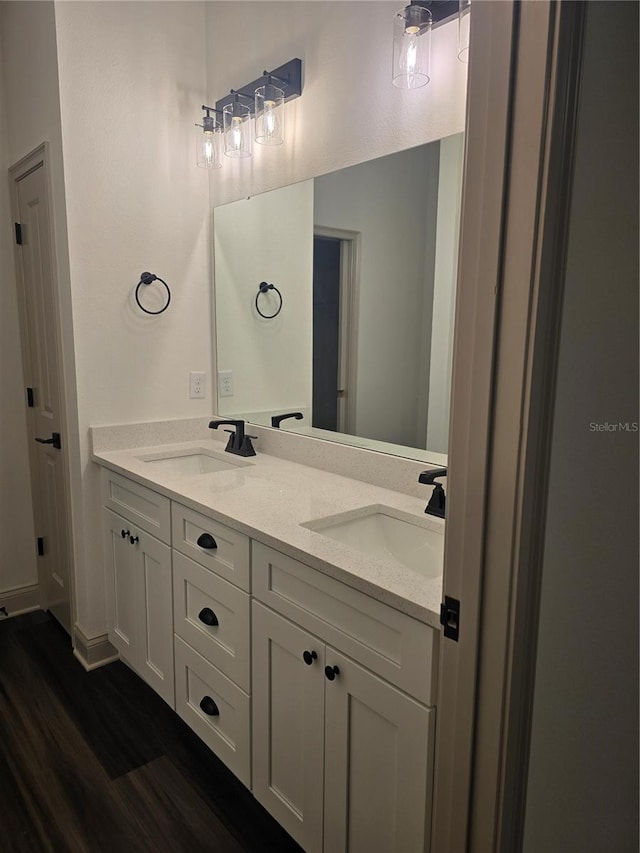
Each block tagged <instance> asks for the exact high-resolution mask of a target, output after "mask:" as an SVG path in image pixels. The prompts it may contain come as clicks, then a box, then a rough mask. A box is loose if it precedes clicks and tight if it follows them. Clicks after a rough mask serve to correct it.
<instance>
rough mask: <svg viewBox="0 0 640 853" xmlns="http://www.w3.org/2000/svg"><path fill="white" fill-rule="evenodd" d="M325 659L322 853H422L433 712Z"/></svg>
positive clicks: (353, 668)
mask: <svg viewBox="0 0 640 853" xmlns="http://www.w3.org/2000/svg"><path fill="white" fill-rule="evenodd" d="M325 657H326V663H327V668H328V669H329V668H330V669H332V670H333V673H334V678H333V679H331V680H329V679H327V681H326V685H325V715H326V716H325V783H324V786H325V795H324V850H325V853H424V851H427V850H428V849H429V844H428V839H429V825H428V822H429V819H430V808H431V777H432V773H433V737H434V724H435V719H434V714H435V711H434V709H430V708H425V707H424V706H423V705H420V704H419V703H418V702H416V701H415V700H414V699H411V698H410V697H409V696H405V695H404V694H403V693H401V692H400V691H399V690H397V689H396V688H395V687H392V686H391V685H390V684H387V683H386V682H385V681H382V680H381V679H380V678H378V677H377V676H375V675H373V674H372V673H370V672H368V671H367V670H365V669H363V668H362V667H361V666H358V665H357V664H355V663H354V662H353V661H352V660H350V659H349V658H346V657H344V655H341V654H339V653H338V652H335V651H334V650H333V649H331V648H329V647H327V650H326V655H325ZM335 667H337V669H338V672H337V673H336V672H335Z"/></svg>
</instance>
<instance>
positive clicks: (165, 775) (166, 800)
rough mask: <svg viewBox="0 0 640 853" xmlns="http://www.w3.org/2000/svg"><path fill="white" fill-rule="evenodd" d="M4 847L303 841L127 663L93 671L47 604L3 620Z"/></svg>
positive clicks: (238, 847)
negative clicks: (78, 655) (294, 837)
mask: <svg viewBox="0 0 640 853" xmlns="http://www.w3.org/2000/svg"><path fill="white" fill-rule="evenodd" d="M0 752H1V754H0V850H2V851H20V853H22V851H34V853H35V851H38V853H39V851H55V853H63V851H73V853H79V851H82V853H98V851H109V853H129V851H131V852H132V853H133V851H146V850H149V851H150V850H153V851H159V853H164V851H166V853H179V851H194V850H195V851H216V852H217V851H219V853H242V851H251V853H301V848H300V847H299V846H298V845H297V844H296V843H295V842H294V841H293V840H292V839H291V838H290V836H289V835H287V833H286V832H285V831H284V830H283V829H281V828H280V826H279V825H278V824H277V823H276V822H275V821H273V820H272V819H271V817H270V816H269V815H268V814H267V812H266V811H265V810H264V809H263V808H262V807H261V806H260V805H259V804H258V803H257V802H256V800H254V798H253V797H252V796H251V794H250V793H249V792H248V791H247V790H246V788H244V786H243V785H241V784H240V782H238V781H237V779H236V778H235V777H234V776H233V775H232V774H231V773H230V772H229V771H228V770H227V769H226V767H225V766H224V765H223V764H222V763H221V762H220V761H218V759H217V758H216V757H215V756H214V755H213V753H212V752H211V751H210V750H209V749H208V748H207V747H206V746H204V744H203V743H202V742H201V741H200V740H199V739H198V738H197V737H196V736H195V735H194V734H193V733H192V732H191V730H190V729H189V728H188V727H187V726H186V725H185V724H184V723H183V722H182V720H180V718H179V717H178V716H177V715H176V714H174V713H173V711H172V710H171V709H170V708H169V707H168V706H167V705H166V704H165V703H164V702H163V701H162V699H160V697H159V696H157V695H156V694H155V693H154V692H153V691H152V690H151V689H150V688H149V687H147V685H146V684H144V682H142V681H141V680H140V679H139V678H138V677H137V676H136V675H135V674H134V673H133V672H131V670H130V669H128V667H126V666H125V665H124V664H122V663H119V662H118V663H113V664H109V665H108V666H105V667H102V668H100V669H97V670H95V671H94V672H90V673H87V672H85V671H84V669H83V668H82V666H81V665H80V664H79V663H78V661H77V660H76V659H75V658H74V657H73V655H72V652H71V646H70V643H69V638H68V637H67V635H66V634H65V633H64V632H63V631H62V629H61V628H59V627H58V625H57V623H56V622H55V621H54V620H53V619H52V618H51V617H50V616H49V615H48V614H46V613H41V612H38V613H30V614H26V615H24V616H17V617H15V618H12V619H4V620H2V621H0Z"/></svg>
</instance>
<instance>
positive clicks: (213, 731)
mask: <svg viewBox="0 0 640 853" xmlns="http://www.w3.org/2000/svg"><path fill="white" fill-rule="evenodd" d="M172 530H173V537H172V538H173V600H174V630H175V665H176V673H175V678H176V711H177V712H178V714H179V715H180V716H181V717H182V718H183V720H184V721H185V722H186V723H188V724H189V726H190V727H191V728H192V729H193V730H194V731H195V732H196V734H197V735H199V737H200V738H202V740H203V741H204V742H205V743H206V744H207V746H209V747H210V749H211V750H212V751H213V752H215V754H216V755H217V756H218V758H220V760H221V761H223V762H224V763H225V764H226V765H227V767H229V769H230V770H232V771H233V772H234V773H235V775H236V776H237V777H238V778H239V779H240V781H241V782H243V783H244V784H245V785H246V786H247V787H248V788H250V787H251V722H250V721H251V698H250V689H251V672H250V631H251V625H250V619H251V617H250V598H249V593H248V590H249V588H250V562H249V552H250V549H249V539H248V537H246V536H244V535H243V534H241V533H238V532H237V531H235V530H232V529H231V528H229V527H226V525H223V524H219V523H218V522H215V521H213V520H212V519H210V518H207V517H206V516H204V515H201V514H200V513H197V512H194V511H193V510H191V509H189V508H188V507H184V506H181V505H180V504H178V503H173V504H172Z"/></svg>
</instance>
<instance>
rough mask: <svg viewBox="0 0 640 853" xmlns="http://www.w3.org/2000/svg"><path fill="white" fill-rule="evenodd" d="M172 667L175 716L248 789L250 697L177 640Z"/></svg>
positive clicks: (249, 768)
mask: <svg viewBox="0 0 640 853" xmlns="http://www.w3.org/2000/svg"><path fill="white" fill-rule="evenodd" d="M175 667H176V711H177V713H178V714H179V715H180V716H181V717H182V719H183V720H184V721H185V723H187V724H188V725H189V726H190V727H191V728H192V729H193V731H194V732H195V733H196V734H197V735H198V737H200V738H201V739H202V740H203V741H204V742H205V743H206V745H207V746H208V747H209V749H211V750H212V751H213V752H214V753H215V754H216V755H217V756H218V758H219V759H220V760H221V761H223V762H224V763H225V764H226V765H227V767H228V768H229V769H230V770H231V771H232V772H233V773H235V775H236V776H237V777H238V779H240V781H241V782H242V783H243V784H244V785H246V786H247V788H250V787H251V767H250V759H251V749H250V700H249V697H248V696H247V694H246V693H244V692H243V691H242V690H240V688H239V687H236V685H235V684H233V682H231V681H229V679H228V678H227V677H226V676H224V675H223V674H222V673H221V672H220V671H219V670H218V669H216V668H215V667H214V666H212V665H211V664H210V663H209V662H208V661H206V660H205V659H204V658H203V657H202V655H199V654H198V652H196V651H194V649H192V648H191V646H189V645H187V643H185V642H184V641H183V640H181V639H180V637H178V636H176V637H175ZM207 700H210V701H209V702H207ZM201 703H203V704H204V705H205V707H207V705H208V710H209V711H210V712H211V711H213V715H211V713H206V712H205V710H203V708H202V707H201ZM212 703H215V706H214V705H213V704H212Z"/></svg>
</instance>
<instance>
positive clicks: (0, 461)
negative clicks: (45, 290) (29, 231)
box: [0, 9, 37, 603]
mask: <svg viewBox="0 0 640 853" xmlns="http://www.w3.org/2000/svg"><path fill="white" fill-rule="evenodd" d="M3 11H4V10H3V9H0V28H1V27H2V24H3V21H2V12H3ZM2 53H3V48H2V42H1V41H0V56H1V55H2ZM9 165H10V162H9V150H8V134H7V111H6V100H5V90H4V74H3V69H2V64H1V63H0V173H2V179H1V180H0V257H1V258H2V259H3V260H2V267H3V269H2V277H1V278H0V603H1V602H2V593H3V592H6V591H8V590H11V589H16V588H19V587H23V586H29V585H30V584H35V583H36V582H37V573H36V559H35V532H34V529H33V513H32V507H31V487H30V472H29V453H28V448H27V421H26V414H25V402H26V398H25V390H24V385H23V382H22V355H21V349H20V325H19V320H18V302H17V292H16V282H15V271H14V261H13V246H12V244H11V234H12V229H13V225H12V220H11V208H10V202H9V191H8V184H7V180H6V175H7V169H8V167H9Z"/></svg>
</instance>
